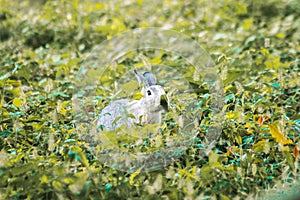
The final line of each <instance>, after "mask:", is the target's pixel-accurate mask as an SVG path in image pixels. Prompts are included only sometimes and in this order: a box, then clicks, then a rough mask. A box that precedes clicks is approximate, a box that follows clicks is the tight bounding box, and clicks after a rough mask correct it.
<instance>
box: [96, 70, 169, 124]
mask: <svg viewBox="0 0 300 200" xmlns="http://www.w3.org/2000/svg"><path fill="white" fill-rule="evenodd" d="M134 74H135V76H136V77H137V79H138V82H139V85H141V84H143V88H142V90H141V94H143V97H142V98H141V99H139V100H133V101H130V100H128V99H120V100H116V101H113V102H111V104H110V105H108V106H106V107H105V108H104V109H103V110H102V111H101V113H100V116H99V118H98V122H97V127H98V128H100V129H101V130H104V129H106V130H116V129H117V128H118V127H120V126H121V125H123V124H125V125H127V126H128V127H132V125H133V124H135V123H141V124H142V125H143V124H156V123H161V120H162V113H163V112H164V111H167V110H168V99H167V96H166V92H165V90H164V89H163V87H162V86H160V85H157V84H156V77H155V75H154V74H152V73H151V72H145V73H144V74H140V73H139V72H137V70H136V69H134Z"/></svg>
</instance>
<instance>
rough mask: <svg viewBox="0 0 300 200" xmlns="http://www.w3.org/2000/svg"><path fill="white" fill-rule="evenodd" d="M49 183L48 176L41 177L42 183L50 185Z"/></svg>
mask: <svg viewBox="0 0 300 200" xmlns="http://www.w3.org/2000/svg"><path fill="white" fill-rule="evenodd" d="M48 182H49V179H48V177H47V176H46V175H43V176H42V177H41V183H48Z"/></svg>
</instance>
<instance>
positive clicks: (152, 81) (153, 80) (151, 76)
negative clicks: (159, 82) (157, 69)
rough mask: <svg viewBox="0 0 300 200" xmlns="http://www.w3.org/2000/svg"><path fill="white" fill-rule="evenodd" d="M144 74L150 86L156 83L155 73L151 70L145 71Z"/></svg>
mask: <svg viewBox="0 0 300 200" xmlns="http://www.w3.org/2000/svg"><path fill="white" fill-rule="evenodd" d="M143 76H144V79H145V82H146V85H147V86H148V87H149V86H151V85H156V77H155V75H154V74H152V73H151V72H145V73H144V74H143Z"/></svg>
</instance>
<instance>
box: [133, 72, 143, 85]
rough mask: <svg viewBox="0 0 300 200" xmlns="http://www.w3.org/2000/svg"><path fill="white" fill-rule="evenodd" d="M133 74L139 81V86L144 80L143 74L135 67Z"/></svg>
mask: <svg viewBox="0 0 300 200" xmlns="http://www.w3.org/2000/svg"><path fill="white" fill-rule="evenodd" d="M134 74H135V76H136V78H137V80H138V81H139V86H140V85H141V84H142V83H143V82H144V76H143V75H142V74H140V73H139V72H138V71H137V70H136V69H134Z"/></svg>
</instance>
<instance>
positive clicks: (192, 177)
mask: <svg viewBox="0 0 300 200" xmlns="http://www.w3.org/2000/svg"><path fill="white" fill-rule="evenodd" d="M149 27H157V28H161V31H162V32H163V31H165V30H172V31H174V32H173V33H172V34H170V35H171V36H170V41H166V40H163V41H159V38H158V36H159V35H160V33H155V32H153V33H155V34H153V35H151V34H149V36H147V37H148V38H151V40H152V41H153V40H154V43H155V42H156V41H155V40H156V39H155V38H158V39H157V43H155V44H156V45H157V47H159V46H160V45H161V43H163V44H164V43H165V42H166V44H170V43H172V37H174V35H176V34H177V33H178V34H179V35H181V36H182V37H186V38H189V39H190V40H189V41H193V42H196V43H197V44H199V47H200V46H201V47H202V48H203V49H201V52H202V51H203V52H202V53H201V54H200V55H201V56H200V57H196V60H197V59H198V60H200V61H199V62H200V63H201V64H203V65H205V63H207V62H208V60H207V59H209V58H211V59H212V60H213V61H214V63H215V66H214V67H213V68H211V69H212V70H215V71H210V72H209V70H208V71H205V69H204V68H201V69H200V72H197V70H196V68H194V66H193V63H191V62H188V60H186V59H185V55H180V54H178V52H177V53H176V52H171V51H166V50H165V49H161V48H158V49H155V48H148V49H141V50H139V49H138V50H137V49H134V50H133V51H128V52H124V50H123V49H122V48H121V47H128V46H130V45H131V44H132V41H136V40H133V39H132V38H131V37H129V36H128V37H123V38H122V40H116V41H117V42H115V43H113V45H106V46H104V44H106V43H103V42H104V41H106V40H108V41H109V40H110V41H113V40H114V39H115V38H116V36H117V35H118V34H122V33H124V32H126V31H134V30H135V29H137V28H149ZM147 30H150V29H147ZM156 30H157V29H156ZM127 33H131V32H127ZM166 33H168V34H169V32H166ZM145 34H146V33H145ZM166 35H167V34H166ZM152 36H153V37H152ZM173 39H174V38H173ZM142 42H145V43H147V41H146V40H143V41H142ZM109 44H110V43H109ZM189 44H192V43H189ZM186 46H188V45H185V46H184V45H182V46H181V47H182V49H184V48H186ZM187 49H192V46H191V47H190V48H189V46H188V48H187ZM197 50H199V51H200V48H199V49H196V51H197ZM189 53H191V54H193V53H196V52H189ZM119 54H120V56H116V55H119ZM110 55H114V56H115V57H116V58H117V59H113V60H111V59H110V58H111V57H110ZM112 58H114V57H112ZM299 58H300V3H299V2H298V1H296V0H266V1H263V2H261V1H258V0H248V1H246V0H237V1H230V0H220V1H216V0H213V1H205V0H199V1H190V0H188V1H171V0H163V1H156V0H155V1H145V0H138V1H131V0H126V1H92V0H83V1H78V0H63V1H47V0H43V1H38V2H36V1H25V0H24V1H9V0H0V199H185V200H189V199H198V200H202V199H203V200H204V199H222V200H229V199H292V198H296V196H297V195H300V189H299V188H300V182H299V179H300V176H299V173H300V168H299V148H300V143H299V138H300V102H299V99H300V87H299V86H300V78H299V77H300V66H299ZM105 60H108V61H109V62H110V63H108V64H107V65H106V66H102V64H103V63H104V61H105ZM92 65H93V66H94V65H95V66H96V67H97V70H98V71H97V70H94V71H93V68H92V67H91V66H92ZM152 66H156V67H152ZM205 66H206V65H205ZM134 67H136V68H138V69H140V70H144V69H150V68H152V71H153V72H154V73H155V74H156V75H157V77H158V80H159V84H160V85H162V86H163V87H164V88H165V90H166V91H167V93H168V94H169V95H170V98H171V101H172V109H171V111H172V112H171V111H170V113H167V114H165V115H164V118H163V123H162V125H161V128H160V129H159V131H158V132H155V131H156V130H157V129H155V127H153V126H151V125H147V126H145V127H141V126H138V128H137V129H136V130H135V131H136V132H134V133H133V134H135V135H134V137H130V136H128V135H127V134H124V135H122V134H115V133H113V132H108V133H106V134H105V135H106V136H105V138H101V137H100V138H98V137H96V136H95V135H92V134H91V133H92V130H89V128H90V125H91V124H93V123H94V121H92V119H93V118H94V119H95V117H96V116H97V115H98V114H99V113H100V111H101V109H103V108H104V107H105V106H106V105H108V103H109V102H110V100H111V99H117V98H124V97H128V96H130V98H131V99H139V98H141V96H140V93H139V90H138V89H137V81H135V79H133V73H132V72H133V69H134ZM86 69H88V70H89V71H88V72H87V74H88V75H89V77H91V78H86V79H83V78H79V75H80V74H84V73H86V71H85V70H86ZM104 69H105V70H104ZM100 72H101V73H100ZM204 73H207V74H209V76H208V77H209V78H211V77H213V79H214V81H217V80H218V81H220V87H219V88H218V91H217V92H216V93H217V95H218V96H216V93H214V92H213V91H214V90H212V89H211V88H210V86H209V84H208V81H207V80H205V75H203V76H202V74H204ZM195 74H196V75H195ZM198 75H199V76H198ZM96 81H97V84H94V82H96ZM221 83H222V84H221ZM186 85H188V86H189V87H185V86H186ZM116 88H121V90H120V91H121V92H120V93H117V94H116V92H117V91H118V90H117V89H116ZM174 91H175V92H174ZM187 91H192V92H190V93H188V92H187ZM172 92H173V94H174V95H173V96H172V95H171V93H172ZM176 92H177V93H176ZM219 93H220V94H219ZM76 95H78V96H80V97H81V99H80V102H81V104H80V106H82V107H80V108H81V110H80V109H79V111H82V110H84V111H85V112H84V113H83V114H82V113H81V112H78V109H77V110H76V108H77V105H79V104H76V103H75V104H74V96H76ZM216 102H217V106H216ZM214 106H215V107H218V109H219V110H218V111H220V112H218V113H216V112H215V110H216V109H215V107H214ZM191 107H192V108H191ZM83 108H84V109H83ZM189 108H191V109H190V110H189ZM182 116H184V117H186V118H189V119H190V122H191V124H192V128H189V129H188V131H187V132H188V134H189V136H190V138H189V139H190V140H189V142H185V141H186V137H185V136H184V134H181V132H182V130H183V125H182V124H184V123H183V122H182V121H183V119H182V118H183V117H182ZM216 116H217V117H218V119H217V121H215V120H214V119H215V117H216ZM86 121H87V122H86ZM214 127H218V128H219V129H213V128H214ZM149 130H150V131H149ZM211 130H217V131H215V132H216V133H217V134H215V135H212V134H211ZM149 132H152V134H151V135H149V134H148V133H149ZM140 133H142V134H143V137H141V138H139V137H137V135H138V134H140ZM191 135H192V137H191ZM137 138H138V139H137ZM105 141H106V142H105ZM183 141H184V142H183ZM170 142H171V144H174V145H173V146H172V148H171V147H170V146H168V145H169V144H170ZM172 142H173V143H172ZM179 144H180V145H179ZM210 144H212V145H210ZM176 145H177V146H176ZM116 148H117V149H119V150H121V151H122V152H127V153H130V155H131V156H132V155H133V157H134V156H136V155H137V154H138V153H140V152H142V153H148V154H149V153H153V154H151V155H152V156H154V157H155V156H156V157H155V158H153V157H149V158H148V159H149V160H148V161H149V162H147V164H144V165H140V163H138V162H131V163H130V164H131V168H130V169H126V170H122V166H121V164H119V165H116V163H118V162H117V161H115V160H116V159H117V160H124V162H125V163H126V161H127V160H126V159H127V158H125V157H122V156H119V157H118V156H116V157H110V156H111V155H114V154H111V152H114V150H115V149H116ZM99 152H102V153H99ZM103 152H104V153H103ZM105 152H107V154H105ZM148 154H147V155H148ZM161 154H162V155H163V156H161ZM105 155H106V157H105ZM157 156H161V157H159V158H157ZM167 156H169V157H171V158H172V159H169V160H168V162H166V163H164V161H165V160H164V159H165V158H166V157H167ZM131 159H132V157H131ZM162 160H163V161H162ZM169 161H170V162H169ZM171 161H172V162H171ZM150 164H151V170H149V169H150ZM146 167H148V168H147V169H146Z"/></svg>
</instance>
